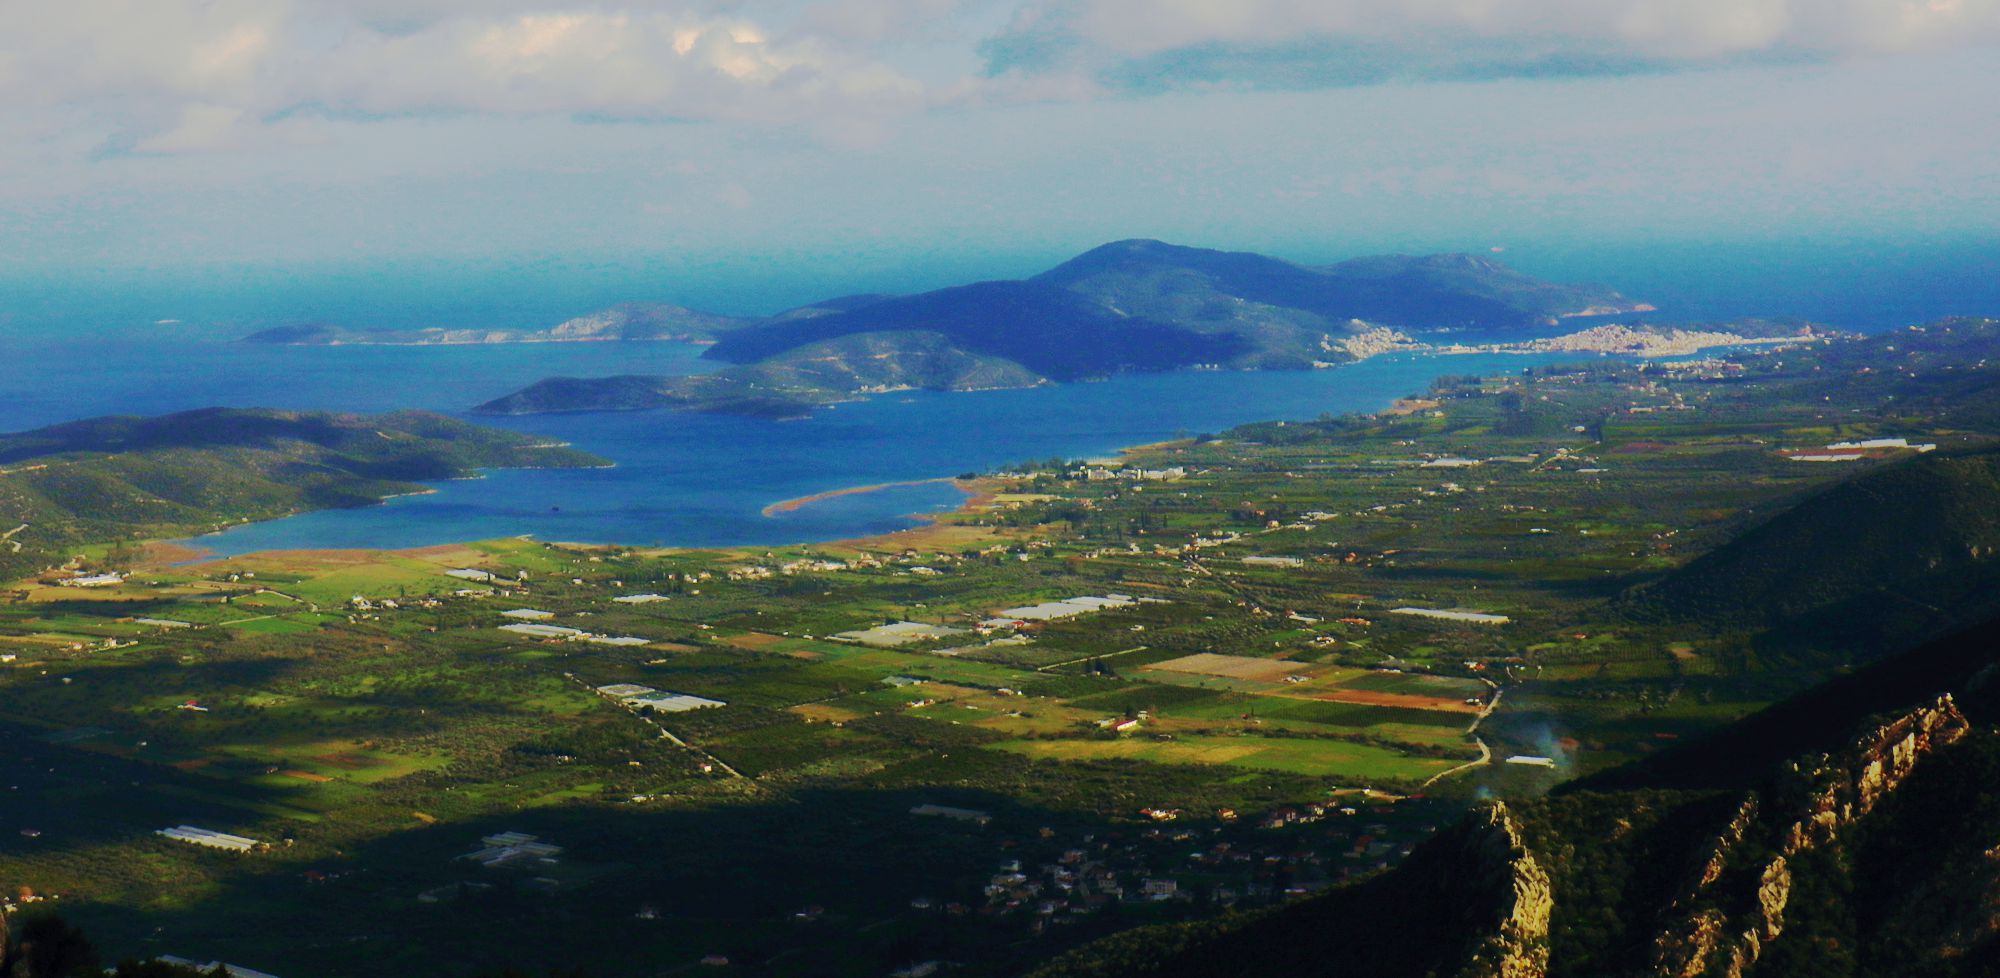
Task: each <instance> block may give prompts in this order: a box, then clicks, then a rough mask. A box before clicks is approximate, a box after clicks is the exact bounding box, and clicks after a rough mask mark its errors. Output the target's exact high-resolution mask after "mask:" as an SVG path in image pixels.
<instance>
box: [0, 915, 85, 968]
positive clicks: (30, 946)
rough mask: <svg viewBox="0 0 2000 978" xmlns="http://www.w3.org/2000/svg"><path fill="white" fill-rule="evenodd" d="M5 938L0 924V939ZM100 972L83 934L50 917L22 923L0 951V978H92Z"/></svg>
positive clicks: (67, 924) (36, 918) (40, 917)
mask: <svg viewBox="0 0 2000 978" xmlns="http://www.w3.org/2000/svg"><path fill="white" fill-rule="evenodd" d="M6 936H7V935H6V931H5V929H4V925H0V940H5V939H6ZM102 971H103V969H102V968H101V967H100V966H99V965H98V963H97V949H96V948H94V947H92V946H91V944H90V941H89V940H88V939H86V938H85V937H84V936H83V932H82V931H80V930H78V929H76V928H75V927H71V926H70V925H69V922H68V921H65V920H63V919H62V918H61V917H57V916H55V915H53V914H50V915H46V916H38V917H34V918H32V919H29V920H28V921H26V922H24V923H23V924H22V925H21V929H20V933H19V935H18V936H16V937H15V939H14V940H13V941H12V942H11V943H8V944H6V945H5V950H4V952H0V978H86V976H89V978H95V976H96V975H98V974H100V973H101V972H102Z"/></svg>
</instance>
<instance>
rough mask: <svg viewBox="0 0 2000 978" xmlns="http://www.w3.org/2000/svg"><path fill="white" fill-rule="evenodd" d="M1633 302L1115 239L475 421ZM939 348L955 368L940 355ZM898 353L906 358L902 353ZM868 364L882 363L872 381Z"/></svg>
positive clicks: (1469, 265)
mask: <svg viewBox="0 0 2000 978" xmlns="http://www.w3.org/2000/svg"><path fill="white" fill-rule="evenodd" d="M1639 308H1650V307H1643V306H1638V305H1634V304H1633V303H1631V302H1629V301H1628V300H1626V299H1624V298H1623V297H1621V296H1619V295H1618V294H1617V293H1615V292H1612V291H1610V290H1608V289H1602V288H1594V287H1574V286H1564V285H1555V284H1551V283H1546V282H1540V281H1537V280H1534V279H1531V278H1528V277H1527V276H1524V275H1521V274H1519V273H1517V272H1514V271H1513V270H1511V269H1508V268H1506V267H1505V266H1502V265H1500V264H1498V263H1497V262H1493V261H1491V260H1489V259H1484V258H1478V257H1472V256H1466V255H1437V256H1430V257H1423V258H1409V257H1402V256H1389V257H1382V258H1374V259H1364V260H1358V261H1354V262H1346V263H1342V264H1340V265H1334V266H1329V267H1325V268H1309V267H1306V266H1303V265H1297V264H1293V263H1291V262H1287V261H1281V260H1279V259H1276V258H1269V257H1266V256H1263V255H1255V254H1249V253H1245V252H1225V251H1212V250H1208V249H1202V248H1185V247H1180V246H1177V245H1170V244H1165V243H1162V242H1159V241H1119V242H1114V243H1112V244H1108V245H1104V246H1102V247H1099V248H1095V249H1092V250H1091V251H1088V252H1085V253H1084V254H1082V255H1078V256H1077V257H1075V258H1072V259H1070V260H1069V261H1066V262H1064V263H1062V264H1061V265H1058V266H1056V267H1055V268H1052V269H1050V270H1049V271H1047V272H1044V273H1042V274H1040V275H1037V276H1035V277H1033V278H1031V279H1027V280H1025V281H996V282H979V283H975V284H972V285H963V286H957V287H954V288H947V289H939V290H937V291H934V292H925V293H922V294H920V295H911V296H875V295H856V296H843V297H839V298H834V299H827V300H825V301H822V302H817V303H812V304H809V305H805V306H801V307H798V308H796V309H791V310H787V311H785V312H783V313H779V314H778V315H776V316H772V317H770V318H768V319H765V320H762V321H760V322H756V323H753V324H749V325H739V326H736V327H734V328H731V329H730V330H728V331H727V332H725V333H718V334H717V336H718V338H717V340H716V342H715V344H714V345H713V346H712V347H710V348H709V349H708V351H706V352H705V353H704V354H703V355H704V356H705V357H708V358H711V359H715V360H720V361H723V362H726V363H730V364H735V365H738V366H740V367H757V368H764V367H773V366H775V367H777V368H779V372H778V373H777V374H761V375H744V374H740V373H729V372H728V371H723V372H719V373H718V374H716V375H714V377H715V378H716V379H713V380H705V381H696V380H688V379H673V378H654V379H652V380H651V381H650V382H649V383H641V382H637V381H634V380H632V379H631V378H618V379H615V380H608V381H605V382H604V387H605V388H606V389H605V390H601V391H600V390H592V389H590V386H589V383H588V382H586V381H579V380H560V381H556V380H551V381H547V382H544V383H542V384H537V385H535V386H534V387H531V388H529V389H527V390H524V391H521V392H519V393H517V394H514V395H509V396H507V397H503V398H499V399H497V400H495V401H492V402H489V403H488V404H485V405H481V406H480V408H479V410H481V411H485V412H503V413H520V412H524V411H583V410H604V409H614V410H615V409H636V408H640V407H664V406H673V407H683V408H690V409H697V410H726V411H737V410H741V409H742V408H743V406H744V405H746V404H748V405H753V406H755V408H756V410H757V413H773V411H772V410H771V407H772V404H773V403H775V402H772V401H771V400H769V398H770V397H771V396H777V397H779V398H780V399H781V400H782V401H784V402H788V403H791V404H793V405H811V404H815V403H826V402H828V401H832V400H838V399H840V398H842V397H845V396H849V395H852V394H855V393H860V392H865V391H868V390H871V389H880V388H894V387H904V386H917V387H926V388H933V389H963V387H965V386H967V385H968V384H970V385H973V386H996V385H994V384H991V383H987V382H986V381H984V380H982V379H979V378H985V377H993V376H1001V375H1010V374H1011V375H1015V376H1018V377H1022V378H1028V379H1029V382H1041V381H1044V380H1049V381H1058V382H1061V381H1071V380H1081V379H1089V378H1095V377H1103V376H1107V375H1110V374H1114V373H1119V372H1124V371H1151V370H1173V369H1177V368H1182V367H1189V366H1197V365H1211V364H1212V365H1217V366H1222V367H1231V368H1238V369H1304V368H1309V367H1312V366H1315V365H1322V364H1325V363H1329V362H1339V361H1343V360H1347V359H1351V358H1352V355H1353V354H1351V353H1350V352H1349V350H1348V348H1347V347H1346V346H1345V345H1344V343H1343V342H1342V340H1344V339H1345V338H1346V337H1347V336H1348V335H1349V334H1352V333H1354V332H1356V331H1358V330H1360V329H1362V328H1364V327H1365V326H1366V325H1367V324H1366V323H1361V322H1359V321H1361V320H1367V321H1369V323H1374V324H1387V325H1395V326H1401V327H1405V328H1408V329H1411V330H1415V331H1418V332H1422V331H1425V330H1430V331H1439V330H1451V331H1458V332H1467V331H1477V332H1486V333H1507V332H1509V331H1513V332H1516V333H1518V332H1519V331H1522V330H1531V329H1537V328H1541V327H1544V326H1547V325H1548V324H1552V323H1554V322H1556V321H1557V318H1558V317H1560V316H1564V315H1571V314H1584V313H1592V314H1595V313H1607V312H1613V311H1622V310H1631V309H1639ZM859 335H867V336H870V337H872V339H871V340H870V345H871V347H872V348H873V349H874V350H875V352H876V354H877V356H875V357H874V358H873V359H872V360H871V359H869V358H848V359H847V360H846V366H847V367H848V368H851V369H845V370H836V371H833V372H831V373H825V374H824V375H823V376H822V378H821V379H820V380H819V381H818V382H817V383H818V385H819V386H817V387H816V389H808V388H809V387H811V386H812V385H811V384H810V383H808V382H809V381H811V380H812V372H810V371H803V372H802V371H800V370H797V369H794V368H795V367H796V364H794V363H779V362H778V361H780V360H786V359H789V358H792V357H793V356H794V355H795V354H798V353H799V352H800V351H804V350H806V349H807V348H810V347H814V346H816V345H818V344H824V343H828V342H831V341H835V340H839V339H841V338H843V337H851V336H859ZM940 338H941V339H942V342H943V343H944V344H945V345H948V346H950V347H952V348H953V349H955V350H956V351H957V354H956V357H948V356H945V355H944V353H943V351H942V349H941V348H940V347H939V345H938V344H939V342H940ZM1517 338H1519V337H1517ZM902 345H908V347H909V349H907V350H898V349H897V347H899V346H902ZM817 357H820V354H819V353H817V352H815V353H811V354H807V358H808V359H811V358H817ZM954 359H957V360H969V361H975V362H979V363H980V364H981V366H980V368H979V369H977V370H974V371H972V372H971V373H972V375H973V377H974V379H973V380H970V381H966V382H964V383H960V382H956V381H953V380H951V379H950V377H951V375H952V374H953V373H954V372H955V371H954V370H953V369H951V368H950V367H949V364H950V363H951V362H952V361H953V360H954ZM992 361H1004V362H1005V364H1006V366H1004V367H1002V366H1000V365H999V364H997V363H994V362H992ZM871 363H872V364H877V365H883V366H884V367H885V368H886V369H884V370H881V371H876V370H873V369H871ZM939 365H945V366H944V367H943V368H942V369H940V368H939ZM912 367H915V369H912ZM764 389H769V391H768V392H766V393H757V394H756V395H755V396H754V397H751V398H749V399H748V400H746V399H745V398H744V397H742V396H740V395H742V394H743V393H744V392H745V391H752V390H764ZM649 390H650V391H651V393H650V394H649V393H647V391H649Z"/></svg>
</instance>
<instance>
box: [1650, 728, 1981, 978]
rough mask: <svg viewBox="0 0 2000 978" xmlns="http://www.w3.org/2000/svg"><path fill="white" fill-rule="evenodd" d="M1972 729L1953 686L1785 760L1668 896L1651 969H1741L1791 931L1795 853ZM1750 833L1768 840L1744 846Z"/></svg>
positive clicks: (1664, 973)
mask: <svg viewBox="0 0 2000 978" xmlns="http://www.w3.org/2000/svg"><path fill="white" fill-rule="evenodd" d="M1970 729H1971V725H1970V724H1969V723H1968V722H1967V721H1966V719H1965V716H1964V715H1963V714H1962V713H1960V712H1959V710H1958V706H1957V704H1955V703H1954V702H1953V701H1952V698H1951V696H1950V695H1948V694H1947V695H1944V696H1940V697H1938V698H1937V700H1936V701H1934V702H1932V703H1929V704H1927V705H1925V706H1921V707H1918V708H1916V709H1914V710H1911V711H1910V712H1908V713H1905V714H1903V715H1902V716H1899V717H1897V718H1895V719H1894V720H1891V721H1888V722H1886V723H1883V724H1880V725H1878V726H1875V727H1873V728H1870V729H1869V730H1867V731H1865V732H1863V733H1862V734H1861V735H1860V736H1859V737H1857V738H1856V739H1855V741H1854V743H1853V745H1852V746H1850V747H1849V748H1848V749H1847V750H1844V751H1841V752H1839V753H1837V754H1825V755H1820V756H1819V757H1817V758H1813V759H1811V760H1808V761H1799V762H1794V763H1792V764H1790V765H1788V766H1787V767H1786V769H1785V770H1784V772H1782V774H1781V775H1780V777H1779V779H1778V782H1777V783H1776V784H1775V785H1774V786H1773V787H1772V788H1770V789H1769V792H1768V793H1769V796H1770V798H1771V801H1770V802H1768V803H1765V802H1763V801H1761V800H1760V798H1759V796H1758V795H1757V794H1755V793H1753V794H1751V795H1749V796H1747V797H1746V798H1745V799H1744V800H1743V802H1742V804H1741V805H1740V806H1739V807H1738V808H1737V811H1736V814H1735V816H1734V817H1732V818H1731V819H1730V821H1729V822H1728V824H1727V825H1726V826H1725V827H1724V828H1723V830H1722V831H1721V832H1720V833H1718V834H1717V837H1716V839H1715V841H1714V842H1713V843H1712V844H1711V845H1709V846H1708V847H1706V848H1705V849H1704V850H1703V852H1704V858H1703V859H1702V860H1701V862H1700V863H1699V865H1698V866H1697V867H1696V868H1695V869H1694V871H1693V872H1692V873H1691V874H1690V881H1689V883H1688V885H1687V886H1686V888H1685V889H1684V890H1683V892H1682V893H1681V894H1680V895H1679V896H1677V897H1676V898H1675V899H1674V901H1673V902H1672V903H1671V904H1670V905H1669V910H1668V914H1669V920H1670V923H1668V924H1667V925H1666V926H1665V927H1663V928H1662V929H1661V930H1660V932H1659V933H1658V934H1657V935H1656V936H1655V937H1654V939H1653V954H1652V963H1651V967H1650V968H1648V969H1647V970H1646V972H1645V973H1646V974H1647V975H1649V976H1657V978H1696V976H1698V975H1708V974H1712V973H1714V969H1715V967H1716V965H1717V964H1718V963H1722V968H1721V972H1722V973H1723V974H1725V975H1727V976H1729V978H1740V976H1742V975H1743V974H1744V973H1745V972H1746V971H1747V970H1748V969H1749V968H1750V966H1751V965H1753V964H1755V963H1756V961H1757V959H1758V958H1759V957H1760V956H1761V955H1762V953H1763V951H1764V949H1765V948H1767V947H1769V946H1770V943H1771V942H1772V941H1775V940H1777V939H1778V938H1779V937H1781V936H1782V935H1783V934H1784V931H1785V909H1786V907H1787V905H1788V904H1789V903H1790V901H1791V892H1792V870H1791V861H1792V859H1793V858H1794V857H1796V856H1798V855H1799V854H1800V853H1803V852H1807V851H1809V850H1812V849H1816V848H1818V847H1820V846H1824V845H1828V844H1830V843H1832V842H1834V841H1836V840H1837V839H1838V838H1839V836H1840V834H1841V832H1842V831H1843V830H1844V829H1846V828H1848V827H1849V826H1851V825H1853V824H1854V823H1855V822H1857V821H1859V820H1860V819H1862V818H1864V817H1866V816H1867V815H1868V813H1869V812H1871V811H1873V810H1874V809H1875V808H1876V806H1877V805H1879V804H1880V803H1881V802H1882V800H1883V799H1885V798H1887V797H1889V796H1890V795H1892V794H1894V793H1895V791H1896V789H1897V788H1898V787H1899V786H1901V785H1902V783H1903V782H1904V781H1905V780H1906V779H1907V778H1909V776H1910V774H1911V772H1913V771H1915V770H1916V769H1917V767H1918V766H1919V765H1920V764H1921V763H1922V762H1923V761H1924V759H1925V758H1927V757H1929V756H1931V755H1932V754H1933V753H1935V752H1936V751H1937V750H1938V749H1940V748H1942V747H1946V746H1948V745H1950V744H1953V743H1956V742H1957V741H1958V740H1959V739H1960V738H1962V737H1964V736H1965V735H1966V733H1967V732H1968V731H1969V730H1970ZM1760 811H1761V812H1763V814H1764V817H1760ZM1750 840H1754V841H1756V842H1759V843H1762V844H1760V845H1756V846H1746V845H1745V842H1746V841H1750ZM1753 852H1754V853H1756V854H1755V855H1752V854H1751V853H1753Z"/></svg>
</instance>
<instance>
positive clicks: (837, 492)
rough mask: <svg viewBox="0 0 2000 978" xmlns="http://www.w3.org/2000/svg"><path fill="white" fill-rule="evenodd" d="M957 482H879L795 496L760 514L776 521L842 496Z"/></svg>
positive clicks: (942, 479)
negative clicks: (780, 517) (787, 514)
mask: <svg viewBox="0 0 2000 978" xmlns="http://www.w3.org/2000/svg"><path fill="white" fill-rule="evenodd" d="M957 481H958V480H957V479H955V478H953V477H951V476H939V477H937V478H934V479H905V480H903V481H901V482H877V483H873V484H870V485H864V486H847V487H845V488H841V489H828V490H827V491H825V492H816V493H813V494H811V495H809V496H794V497H792V498H791V499H781V500H778V501H777V502H775V503H772V504H771V505H769V506H766V507H764V508H763V509H761V510H758V514H759V515H761V516H763V517H764V518H765V519H774V518H776V517H778V516H780V515H782V514H784V513H796V512H798V511H799V510H801V509H804V508H806V507H807V506H811V505H812V504H814V503H821V502H825V501H827V500H829V499H839V498H840V497H842V496H861V495H866V494H868V493H871V492H881V491H883V490H885V489H906V488H909V487H911V486H934V485H937V484H939V483H944V482H957Z"/></svg>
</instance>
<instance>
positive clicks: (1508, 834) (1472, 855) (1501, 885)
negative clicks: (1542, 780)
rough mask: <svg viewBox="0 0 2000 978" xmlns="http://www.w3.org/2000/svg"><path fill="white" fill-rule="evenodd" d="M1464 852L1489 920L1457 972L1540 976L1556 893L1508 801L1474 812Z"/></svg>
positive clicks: (1493, 977) (1462, 976) (1478, 976)
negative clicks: (1476, 878)
mask: <svg viewBox="0 0 2000 978" xmlns="http://www.w3.org/2000/svg"><path fill="white" fill-rule="evenodd" d="M1470 825H1471V831H1470V833H1469V835H1468V841H1467V845H1466V848H1467V850H1468V851H1467V856H1468V858H1469V860H1470V862H1471V863H1472V864H1473V865H1475V866H1477V867H1478V873H1479V878H1480V881H1481V883H1482V887H1481V890H1482V892H1483V893H1485V894H1487V895H1488V896H1489V897H1490V898H1491V900H1492V901H1493V903H1492V905H1493V913H1494V923H1493V926H1492V928H1491V929H1490V930H1489V931H1487V932H1486V933H1485V935H1484V936H1482V937H1481V938H1480V939H1479V942H1478V944H1477V945H1476V946H1475V947H1474V949H1473V951H1472V955H1471V960H1470V961H1469V962H1468V963H1467V964H1466V966H1465V967H1464V968H1463V969H1461V970H1460V971H1459V978H1541V976H1543V975H1545V974H1547V973H1548V968H1549V946H1548V936H1549V918H1550V916H1551V915H1552V914H1553V913H1554V911H1555V894H1554V890H1553V888H1552V887H1551V886H1550V883H1549V874H1548V872H1547V871H1546V870H1544V869H1543V868H1542V866H1541V864H1540V863H1537V862H1536V861H1535V857H1534V855H1533V854H1532V853H1530V852H1529V851H1528V847H1527V844H1526V843H1525V842H1523V841H1522V838H1521V830H1520V827H1519V826H1517V825H1515V824H1514V820H1513V818H1512V817H1511V816H1510V815H1509V814H1508V811H1507V806H1506V805H1505V804H1504V803H1501V802H1494V803H1493V804H1491V805H1489V806H1487V807H1486V808H1484V809H1481V810H1480V811H1478V812H1476V813H1474V815H1473V816H1472V818H1471V821H1470Z"/></svg>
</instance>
